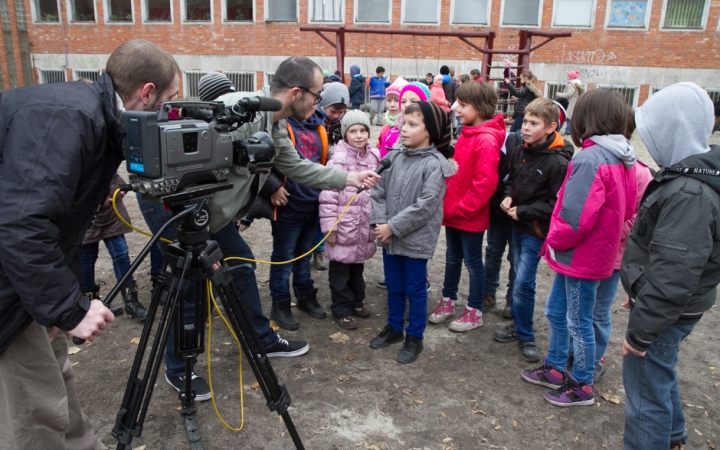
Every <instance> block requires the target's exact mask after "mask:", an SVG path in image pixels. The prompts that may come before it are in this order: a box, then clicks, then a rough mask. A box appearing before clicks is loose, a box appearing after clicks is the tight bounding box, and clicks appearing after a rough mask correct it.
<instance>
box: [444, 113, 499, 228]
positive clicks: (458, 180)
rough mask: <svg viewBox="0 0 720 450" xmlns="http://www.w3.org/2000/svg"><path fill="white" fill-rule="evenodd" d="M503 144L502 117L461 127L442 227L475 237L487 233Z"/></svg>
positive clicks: (448, 181) (448, 180) (448, 183)
mask: <svg viewBox="0 0 720 450" xmlns="http://www.w3.org/2000/svg"><path fill="white" fill-rule="evenodd" d="M504 140H505V122H504V120H503V116H502V114H498V115H496V116H495V117H493V118H492V119H490V120H488V121H487V122H484V123H481V124H479V125H476V126H474V127H471V126H467V125H466V126H463V128H462V133H461V134H460V137H459V138H458V140H457V143H456V144H455V154H454V155H453V159H454V160H455V161H456V162H457V164H458V172H457V173H456V174H455V175H454V176H452V177H450V178H448V179H447V191H446V192H445V199H444V201H443V222H442V224H443V225H444V226H446V227H452V228H457V229H458V230H463V231H469V232H474V233H479V232H482V231H485V230H487V229H488V226H490V197H492V195H493V193H494V192H495V187H496V186H497V179H498V162H499V160H500V152H499V148H500V146H501V145H502V143H503V141H504Z"/></svg>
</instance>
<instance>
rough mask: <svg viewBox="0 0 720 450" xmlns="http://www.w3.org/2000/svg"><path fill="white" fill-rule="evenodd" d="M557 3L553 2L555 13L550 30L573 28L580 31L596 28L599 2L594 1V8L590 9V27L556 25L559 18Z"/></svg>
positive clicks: (556, 0) (554, 0) (555, 0)
mask: <svg viewBox="0 0 720 450" xmlns="http://www.w3.org/2000/svg"><path fill="white" fill-rule="evenodd" d="M557 2H558V0H553V13H552V22H551V24H550V28H573V29H579V30H592V29H594V28H595V19H596V18H597V14H596V13H597V2H598V0H592V6H591V7H590V8H591V9H590V25H555V20H556V17H557V10H558V8H557Z"/></svg>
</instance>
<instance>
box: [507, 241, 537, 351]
mask: <svg viewBox="0 0 720 450" xmlns="http://www.w3.org/2000/svg"><path fill="white" fill-rule="evenodd" d="M543 242H544V240H543V239H540V238H537V237H534V236H530V235H529V234H526V233H523V232H520V231H517V230H515V229H514V228H513V231H512V252H513V264H514V269H515V282H514V284H513V297H512V316H513V320H514V321H515V333H516V334H517V337H518V339H519V340H521V341H534V340H535V331H534V330H533V314H535V277H536V275H537V270H538V263H539V262H540V256H539V253H540V249H541V248H542V245H543Z"/></svg>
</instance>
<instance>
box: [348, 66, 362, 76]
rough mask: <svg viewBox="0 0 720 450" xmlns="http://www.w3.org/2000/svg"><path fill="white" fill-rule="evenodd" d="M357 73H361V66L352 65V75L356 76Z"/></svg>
mask: <svg viewBox="0 0 720 450" xmlns="http://www.w3.org/2000/svg"><path fill="white" fill-rule="evenodd" d="M355 75H360V66H357V65H352V66H350V76H351V77H354V76H355Z"/></svg>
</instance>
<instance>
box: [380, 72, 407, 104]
mask: <svg viewBox="0 0 720 450" xmlns="http://www.w3.org/2000/svg"><path fill="white" fill-rule="evenodd" d="M407 84H408V82H407V80H406V79H405V78H403V77H397V78H395V81H393V82H392V84H391V85H390V86H388V88H387V90H386V91H385V96H388V95H390V94H395V95H397V97H398V100H399V99H400V91H401V90H402V88H404V87H405V86H407Z"/></svg>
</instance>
